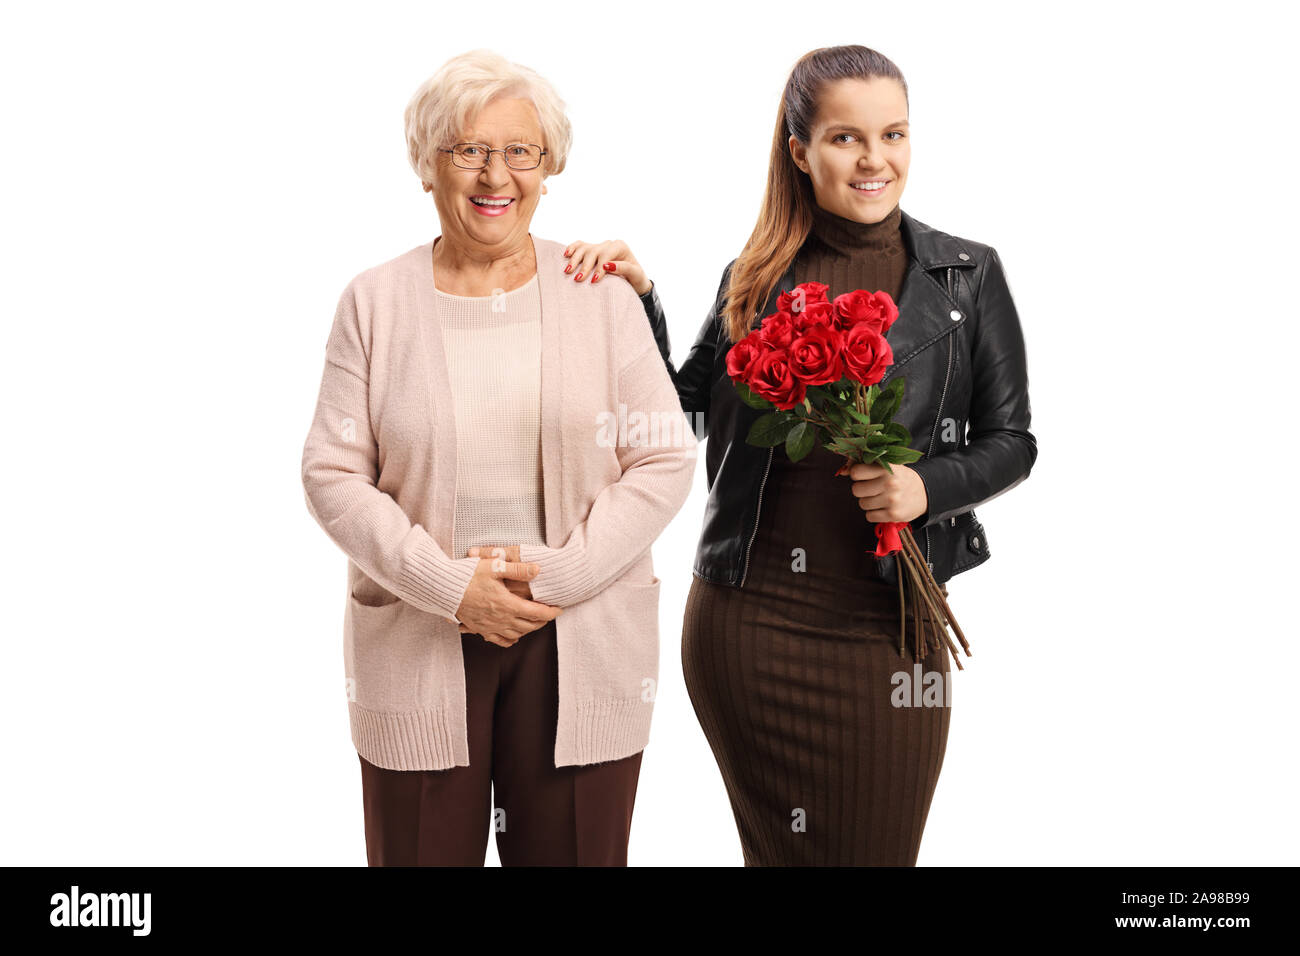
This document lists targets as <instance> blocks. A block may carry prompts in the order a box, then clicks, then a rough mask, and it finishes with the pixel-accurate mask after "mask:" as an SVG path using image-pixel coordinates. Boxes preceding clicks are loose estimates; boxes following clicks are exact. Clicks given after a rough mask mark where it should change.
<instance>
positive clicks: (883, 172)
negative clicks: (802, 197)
mask: <svg viewBox="0 0 1300 956" xmlns="http://www.w3.org/2000/svg"><path fill="white" fill-rule="evenodd" d="M907 112H908V111H907V94H906V93H905V92H904V91H903V86H902V84H901V83H899V82H898V81H897V80H893V79H887V78H883V77H872V78H871V79H869V80H860V79H845V80H835V81H834V82H831V83H828V84H827V85H826V88H825V90H823V91H822V95H821V97H820V99H819V101H818V104H817V117H816V119H815V120H814V121H813V128H812V132H811V134H810V141H809V142H808V143H807V144H806V145H805V144H803V143H800V142H799V141H798V140H797V139H796V138H795V137H793V136H791V137H790V155H791V156H792V157H793V158H794V162H795V164H796V165H797V166H798V167H799V168H800V169H802V170H803V171H804V172H805V173H807V174H808V176H809V177H810V178H811V179H812V186H813V194H814V196H815V197H816V200H817V205H819V206H821V207H822V208H823V209H825V210H827V211H828V212H833V213H835V214H836V215H839V216H843V217H844V218H846V219H853V220H855V221H857V222H879V221H880V220H881V219H884V218H885V216H887V215H888V214H889V213H891V212H892V211H893V209H894V207H895V206H897V205H898V201H899V199H900V198H901V197H902V195H903V186H904V185H905V184H906V183H907V167H908V164H909V163H910V162H911V158H912V146H911V139H910V137H909V134H908V128H907Z"/></svg>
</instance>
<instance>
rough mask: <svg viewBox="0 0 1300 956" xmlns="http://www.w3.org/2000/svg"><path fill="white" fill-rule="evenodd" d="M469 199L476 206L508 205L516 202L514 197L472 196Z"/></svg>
mask: <svg viewBox="0 0 1300 956" xmlns="http://www.w3.org/2000/svg"><path fill="white" fill-rule="evenodd" d="M469 201H470V202H472V203H474V204H475V205H476V206H508V205H510V204H511V203H512V202H514V200H513V199H476V198H474V197H472V196H471V197H470V200H469Z"/></svg>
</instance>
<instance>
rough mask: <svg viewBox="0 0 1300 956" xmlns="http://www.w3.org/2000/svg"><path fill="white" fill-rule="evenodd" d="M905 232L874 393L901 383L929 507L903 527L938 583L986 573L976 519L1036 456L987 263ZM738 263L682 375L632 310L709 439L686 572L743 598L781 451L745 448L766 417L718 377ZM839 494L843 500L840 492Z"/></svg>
mask: <svg viewBox="0 0 1300 956" xmlns="http://www.w3.org/2000/svg"><path fill="white" fill-rule="evenodd" d="M901 230H902V236H903V242H904V245H905V246H906V248H907V251H908V264H907V271H906V273H905V274H904V279H903V285H902V291H901V293H900V296H899V301H898V310H899V317H898V319H897V321H896V322H895V323H894V325H893V326H892V327H891V328H890V329H889V331H888V332H886V334H885V337H886V339H888V340H889V344H890V346H891V348H892V349H893V353H894V364H893V365H892V366H890V368H889V371H888V373H887V374H886V375H885V377H884V379H883V380H882V384H884V383H887V382H889V380H891V379H892V378H894V377H896V376H898V375H902V376H904V378H905V380H906V383H907V384H906V387H905V390H904V394H903V404H902V407H901V408H900V409H899V411H898V414H897V415H896V416H895V420H896V421H900V422H902V423H903V424H904V425H906V426H907V429H908V431H909V432H910V433H911V435H912V447H913V448H916V449H918V450H919V451H921V452H924V454H925V457H923V458H921V459H920V460H919V461H917V462H915V463H914V464H912V465H911V466H910V467H912V468H913V469H914V470H915V471H916V472H917V473H918V474H919V475H920V476H921V479H922V480H923V481H924V482H925V489H926V494H927V497H928V501H929V508H928V510H927V511H926V513H925V514H923V515H921V516H920V517H918V518H916V519H914V520H913V521H912V523H911V524H912V528H913V533H914V534H915V535H916V538H917V543H918V544H919V545H920V547H921V549H922V550H923V551H924V552H925V556H926V561H927V562H928V563H929V565H930V569H931V571H932V572H933V573H934V577H935V580H937V581H939V582H940V583H942V582H944V581H947V580H949V579H950V578H951V577H952V576H953V575H955V574H959V573H961V572H962V571H966V570H968V569H970V568H973V567H975V566H976V565H979V564H982V563H983V562H984V561H987V560H988V558H989V544H988V537H987V536H986V534H985V532H984V528H983V527H982V526H981V524H980V522H979V521H978V520H977V519H976V517H975V508H976V507H978V506H979V505H981V504H983V503H984V502H986V501H989V500H991V499H993V498H995V497H997V496H998V495H1000V494H1002V493H1003V492H1005V491H1008V490H1010V489H1011V488H1014V487H1015V486H1016V485H1018V484H1020V482H1022V481H1024V480H1025V478H1027V477H1028V476H1029V471H1030V469H1031V468H1032V467H1033V464H1034V460H1035V458H1036V457H1037V455H1038V444H1037V441H1036V440H1035V438H1034V436H1033V434H1032V433H1031V432H1030V431H1029V420H1030V409H1029V391H1028V376H1027V371H1026V360H1025V343H1024V338H1023V336H1022V334H1021V330H1020V320H1019V317H1018V316H1017V314H1016V307H1015V304H1014V303H1013V302H1012V299H1011V290H1010V289H1009V288H1008V286H1007V279H1006V276H1005V274H1004V273H1003V269H1002V261H1001V259H999V257H998V254H997V251H996V250H995V249H993V247H991V246H987V245H984V244H982V243H978V242H973V241H971V240H969V239H961V238H958V237H956V236H952V235H949V234H948V233H946V232H941V231H939V230H938V229H934V228H932V227H930V226H927V225H926V224H925V223H923V222H920V221H918V220H916V219H913V218H912V217H911V216H909V215H908V214H907V213H906V212H904V213H902V223H901ZM734 264H735V260H734V259H733V260H732V261H731V262H730V263H728V265H727V267H726V269H724V270H723V273H722V282H721V283H720V285H719V286H718V294H717V297H716V298H715V299H714V303H713V307H712V308H711V309H710V311H709V314H708V317H707V318H706V319H705V320H704V324H703V326H702V327H701V328H700V332H699V335H698V336H697V337H696V339H695V343H694V344H693V345H692V346H691V351H690V354H688V355H687V357H686V361H685V362H684V363H683V364H682V366H681V368H680V369H679V368H675V367H674V366H673V363H672V359H671V356H670V348H669V342H668V324H667V322H666V320H665V317H664V312H663V306H662V304H661V303H660V302H659V296H658V294H657V292H656V290H655V289H654V287H653V286H652V287H651V289H650V291H649V292H647V293H646V294H645V295H643V296H642V297H641V299H642V302H643V303H644V305H645V308H646V315H647V316H648V318H649V319H650V323H651V326H652V328H653V329H654V335H655V340H656V341H657V342H658V344H659V351H660V352H661V353H662V354H663V357H664V362H665V364H666V365H667V366H668V372H669V374H670V375H671V376H672V379H673V382H674V383H675V384H676V386H677V394H678V397H679V398H680V399H681V403H682V409H683V411H685V412H686V413H687V415H688V417H689V419H690V420H691V424H692V425H693V427H694V428H695V432H696V435H697V436H698V437H699V438H700V439H701V440H703V439H705V438H707V437H710V436H711V437H712V440H711V441H708V442H707V444H706V458H705V465H706V471H707V477H708V487H709V499H708V503H707V505H706V509H705V514H704V528H703V531H702V532H701V534H700V543H699V547H698V549H697V550H696V554H695V564H694V571H695V573H696V574H697V575H699V576H700V577H702V578H704V579H705V580H706V581H711V582H714V583H716V584H727V585H730V586H732V587H741V586H743V585H744V582H745V576H746V574H747V573H748V570H749V555H750V550H751V548H752V547H753V543H754V535H755V534H756V532H757V530H758V516H759V510H760V509H761V508H762V504H763V489H764V486H765V485H766V483H767V476H768V474H769V472H770V470H771V467H772V456H773V455H774V454H776V453H777V452H778V451H779V453H780V454H785V452H784V450H783V449H772V448H759V447H756V446H754V445H750V444H748V443H747V442H746V441H745V436H746V434H748V432H749V426H750V424H751V423H752V422H753V421H754V419H756V418H757V417H758V416H760V415H762V414H763V412H762V411H760V410H758V409H753V408H750V407H749V406H747V405H746V404H744V403H743V402H742V401H741V400H740V398H739V396H738V395H737V393H736V388H735V386H734V385H733V384H732V382H731V379H730V378H729V377H728V376H727V370H726V355H727V351H728V350H729V349H730V348H731V341H730V339H729V338H728V337H727V334H726V330H725V328H724V327H723V322H722V307H723V300H724V296H725V294H726V291H727V283H728V280H729V277H730V274H731V268H732V266H733V265H734ZM793 271H794V270H793V266H792V267H791V268H790V269H789V270H787V271H786V274H785V275H784V276H783V277H782V279H781V282H780V283H779V286H778V287H777V288H774V289H772V290H771V293H770V295H769V297H768V300H767V305H766V307H765V308H764V309H763V310H762V311H761V312H760V313H759V315H757V316H755V319H754V325H753V327H755V328H756V327H757V326H758V324H759V322H760V321H761V319H762V317H763V316H766V315H770V314H771V313H772V312H775V311H776V297H777V295H778V294H779V293H780V292H781V291H782V290H787V289H790V288H792V287H793V285H794V281H793ZM832 291H833V292H838V291H843V290H832ZM844 493H845V494H849V493H850V492H849V489H848V487H847V483H846V487H845V492H844ZM864 520H865V519H864ZM876 560H877V572H878V573H879V575H880V576H881V577H882V578H884V579H885V580H887V581H889V582H890V583H897V581H898V578H897V568H896V559H895V558H894V556H892V555H891V556H889V557H886V558H878V559H876Z"/></svg>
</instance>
